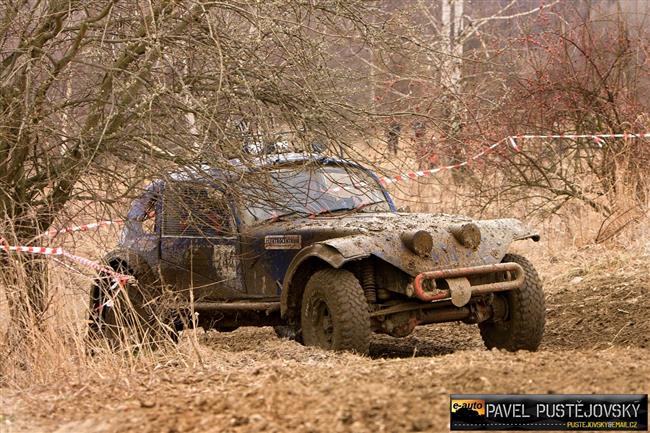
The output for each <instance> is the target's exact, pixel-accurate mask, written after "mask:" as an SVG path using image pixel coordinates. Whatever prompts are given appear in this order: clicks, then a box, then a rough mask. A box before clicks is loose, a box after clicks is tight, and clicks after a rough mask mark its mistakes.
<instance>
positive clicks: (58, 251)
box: [0, 239, 132, 286]
mask: <svg viewBox="0 0 650 433" xmlns="http://www.w3.org/2000/svg"><path fill="white" fill-rule="evenodd" d="M0 249H1V250H4V251H6V252H7V253H9V252H20V253H30V254H41V255H45V256H61V257H64V258H66V259H68V260H70V261H73V262H75V263H77V264H79V265H81V266H83V267H85V268H88V269H92V270H94V271H97V272H103V273H105V274H107V275H109V276H110V277H111V278H113V279H114V280H115V282H116V283H117V284H118V285H119V286H123V285H124V284H125V283H126V282H127V281H128V280H130V279H131V278H132V277H131V276H130V275H126V274H121V273H119V272H116V271H115V270H113V269H111V268H109V267H107V266H104V265H102V264H101V263H97V262H94V261H92V260H90V259H87V258H85V257H81V256H77V255H74V254H71V253H69V252H67V251H65V250H64V249H63V248H50V247H29V246H22V245H9V244H7V243H6V242H5V241H4V239H0Z"/></svg>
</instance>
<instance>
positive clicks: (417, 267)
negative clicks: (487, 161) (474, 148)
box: [256, 212, 539, 275]
mask: <svg viewBox="0 0 650 433" xmlns="http://www.w3.org/2000/svg"><path fill="white" fill-rule="evenodd" d="M470 222H471V223H474V224H476V225H477V226H478V228H479V230H480V232H481V242H480V244H479V245H478V247H477V248H476V249H472V248H468V247H465V246H463V245H462V244H461V243H460V242H459V241H457V240H456V238H455V237H454V236H453V235H452V233H451V232H450V231H449V229H450V228H451V227H453V226H458V225H459V224H464V223H470ZM260 228H261V227H260ZM416 230H425V231H427V232H428V233H429V234H431V236H432V238H433V249H432V251H431V256H430V257H420V256H418V255H416V254H414V253H413V252H412V251H411V250H410V249H408V248H407V247H406V246H405V245H404V243H403V242H402V240H401V238H400V236H401V234H402V233H404V232H412V231H416ZM256 231H257V230H256ZM263 231H264V232H266V233H271V232H272V233H277V234H280V233H281V234H292V233H294V234H298V233H305V232H310V233H318V236H316V237H315V238H314V242H315V243H319V244H323V245H328V246H330V247H332V248H335V249H336V250H337V251H338V252H339V253H340V254H341V255H343V257H345V258H346V259H347V260H355V259H360V258H363V257H368V256H370V255H374V256H376V257H378V258H380V259H382V260H384V261H386V262H388V263H391V264H392V265H394V266H396V267H398V268H400V269H402V270H403V271H405V272H407V273H408V274H411V275H417V274H418V273H420V272H424V271H430V270H438V269H445V268H455V267H461V266H477V265H484V264H493V263H499V262H500V261H501V259H503V256H505V254H506V253H507V252H508V247H509V246H510V244H511V243H512V242H513V241H516V240H521V239H529V238H530V239H533V240H539V234H538V233H537V232H535V231H533V230H531V229H530V228H529V227H527V226H526V225H525V224H523V223H522V222H521V221H519V220H516V219H512V218H509V219H495V220H473V219H471V218H468V217H464V216H458V215H446V214H423V213H390V212H387V213H362V212H357V213H352V214H335V215H334V216H321V217H315V218H299V219H293V220H288V221H278V222H275V223H269V224H265V225H264V230H263ZM303 246H305V245H303Z"/></svg>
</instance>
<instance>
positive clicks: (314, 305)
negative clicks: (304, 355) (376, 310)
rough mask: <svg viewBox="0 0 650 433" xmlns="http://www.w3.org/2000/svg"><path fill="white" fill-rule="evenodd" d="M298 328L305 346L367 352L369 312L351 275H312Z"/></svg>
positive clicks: (335, 272) (333, 272) (327, 272)
mask: <svg viewBox="0 0 650 433" xmlns="http://www.w3.org/2000/svg"><path fill="white" fill-rule="evenodd" d="M301 327H302V338H303V342H304V344H305V345H307V346H317V347H322V348H324V349H329V350H349V351H352V352H357V353H361V354H366V353H368V350H369V347H370V313H369V310H368V303H367V301H366V298H365V296H364V294H363V288H362V287H361V284H359V281H358V280H357V278H356V277H355V276H354V274H352V273H351V272H349V271H345V270H342V269H323V270H321V271H318V272H316V273H315V274H314V275H312V277H311V278H310V279H309V281H308V282H307V286H306V287H305V292H304V294H303V298H302V310H301Z"/></svg>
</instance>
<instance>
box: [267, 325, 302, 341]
mask: <svg viewBox="0 0 650 433" xmlns="http://www.w3.org/2000/svg"><path fill="white" fill-rule="evenodd" d="M273 331H275V335H277V336H278V338H281V339H283V340H285V339H286V340H292V341H297V342H298V343H302V342H303V341H302V331H301V330H300V328H299V327H297V326H291V325H276V326H274V327H273Z"/></svg>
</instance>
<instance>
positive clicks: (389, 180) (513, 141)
mask: <svg viewBox="0 0 650 433" xmlns="http://www.w3.org/2000/svg"><path fill="white" fill-rule="evenodd" d="M537 138H545V139H559V138H564V139H573V140H576V139H580V138H591V139H592V140H594V142H595V143H596V145H597V146H598V147H600V148H602V147H603V146H604V145H605V139H606V138H622V139H625V140H627V139H629V138H650V133H634V134H632V133H630V134H627V133H626V134H554V135H536V134H524V135H510V136H508V137H506V138H504V139H502V140H501V141H497V142H496V143H492V144H491V145H489V146H488V147H487V148H485V149H484V150H481V151H480V152H478V153H477V154H475V155H474V156H472V157H470V158H468V160H467V161H463V162H461V163H458V164H452V165H445V166H442V167H436V168H432V169H429V170H417V171H415V170H413V171H408V172H406V173H403V174H398V175H396V176H392V177H381V178H379V182H380V183H381V184H382V185H384V186H386V185H391V184H394V183H397V182H401V181H405V180H413V179H416V178H418V177H425V176H430V175H432V174H436V173H439V172H441V171H443V170H454V169H457V168H460V167H463V166H466V165H469V164H470V163H471V161H476V160H478V159H481V158H483V157H485V156H486V155H487V154H488V153H490V152H491V151H492V150H494V149H496V148H497V147H499V146H501V145H502V144H504V143H506V142H507V143H509V144H510V146H511V147H512V149H513V150H514V151H515V152H521V145H520V144H519V143H517V140H531V139H537Z"/></svg>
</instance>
